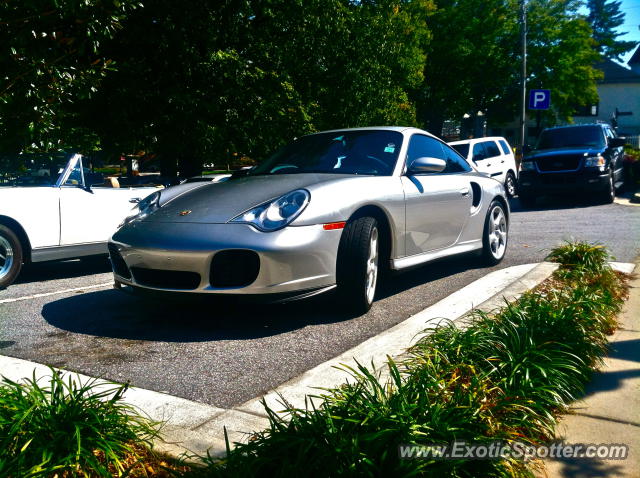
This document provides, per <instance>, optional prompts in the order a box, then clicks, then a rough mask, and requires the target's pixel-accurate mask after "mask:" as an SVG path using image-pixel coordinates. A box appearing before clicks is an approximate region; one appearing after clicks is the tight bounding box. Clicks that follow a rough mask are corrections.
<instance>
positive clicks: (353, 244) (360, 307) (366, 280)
mask: <svg viewBox="0 0 640 478" xmlns="http://www.w3.org/2000/svg"><path fill="white" fill-rule="evenodd" d="M374 242H375V245H374V244H373V243H374ZM372 246H373V247H374V248H375V252H374V254H375V259H372V253H371V248H372ZM379 252H380V232H379V229H378V222H377V221H376V220H375V218H373V217H360V218H358V219H355V220H353V221H350V222H348V223H347V225H346V226H345V228H344V230H343V231H342V236H341V237H340V245H339V246H338V262H337V264H336V282H337V286H338V295H339V298H340V300H341V302H342V304H343V306H344V307H345V308H346V309H347V310H348V311H349V312H351V313H354V314H358V315H362V314H365V313H366V312H368V311H369V309H370V308H371V304H373V299H374V296H375V288H376V286H377V280H378V275H379V266H378V258H379ZM372 260H373V261H374V262H375V266H374V269H375V270H373V272H372V270H371V264H370V263H371V261H372ZM372 273H373V277H370V275H371V274H372ZM370 281H372V282H373V293H372V292H371V284H370Z"/></svg>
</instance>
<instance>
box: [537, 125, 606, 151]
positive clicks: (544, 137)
mask: <svg viewBox="0 0 640 478" xmlns="http://www.w3.org/2000/svg"><path fill="white" fill-rule="evenodd" d="M604 145H605V143H604V134H603V133H602V128H600V127H599V126H583V127H579V128H575V127H573V128H558V129H548V130H546V131H543V132H542V134H541V135H540V139H539V140H538V144H537V145H536V149H555V148H571V147H580V146H593V147H597V148H600V147H604Z"/></svg>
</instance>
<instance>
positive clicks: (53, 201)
mask: <svg viewBox="0 0 640 478" xmlns="http://www.w3.org/2000/svg"><path fill="white" fill-rule="evenodd" d="M55 169H56V170H57V167H56V168H55ZM29 177H33V178H37V179H41V180H42V181H36V180H33V181H31V180H29V179H28V177H27V176H23V177H22V179H21V180H20V181H18V182H17V183H16V184H15V185H13V186H3V187H0V289H2V288H5V287H7V286H9V285H10V284H11V283H12V282H13V281H14V280H15V278H16V277H17V276H18V274H19V273H20V269H21V267H22V264H23V263H27V262H41V261H50V260H57V259H68V258H74V257H81V256H87V255H94V254H106V253H107V240H108V239H109V237H110V236H111V235H112V234H113V232H114V231H115V230H116V229H117V228H118V225H119V224H120V223H121V222H122V220H123V219H124V218H125V217H126V216H127V215H128V214H130V212H131V209H132V208H133V207H134V206H135V204H134V203H135V202H137V201H139V200H141V199H143V198H144V197H146V196H147V195H149V194H151V193H152V192H154V191H156V190H157V188H154V187H140V188H120V187H114V186H117V181H115V182H114V181H112V180H111V179H105V178H104V177H103V176H102V174H95V173H92V172H90V171H89V169H87V168H85V167H83V159H82V156H81V155H79V154H76V155H74V156H72V157H71V159H69V161H68V162H67V164H66V165H65V166H64V167H63V168H62V170H61V172H60V174H58V175H57V176H56V177H54V178H50V177H49V176H46V175H43V174H33V175H31V176H29ZM45 180H46V181H45Z"/></svg>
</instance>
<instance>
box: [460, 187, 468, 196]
mask: <svg viewBox="0 0 640 478" xmlns="http://www.w3.org/2000/svg"><path fill="white" fill-rule="evenodd" d="M460 194H462V195H463V196H464V197H467V196H468V195H469V188H462V189H461V190H460Z"/></svg>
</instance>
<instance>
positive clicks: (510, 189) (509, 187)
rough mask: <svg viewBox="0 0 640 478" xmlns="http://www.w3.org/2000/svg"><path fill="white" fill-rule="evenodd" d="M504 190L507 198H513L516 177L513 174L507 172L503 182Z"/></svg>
mask: <svg viewBox="0 0 640 478" xmlns="http://www.w3.org/2000/svg"><path fill="white" fill-rule="evenodd" d="M504 188H505V189H506V191H507V196H509V197H510V198H512V197H514V196H515V195H516V192H517V190H516V177H515V175H514V174H513V172H511V171H509V172H508V173H507V177H506V179H505V180H504Z"/></svg>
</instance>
